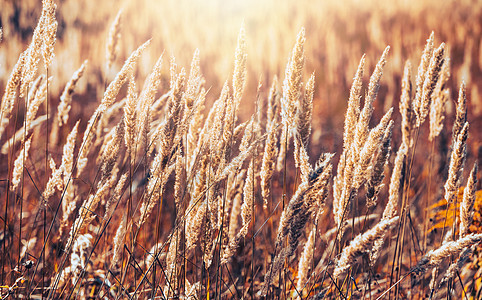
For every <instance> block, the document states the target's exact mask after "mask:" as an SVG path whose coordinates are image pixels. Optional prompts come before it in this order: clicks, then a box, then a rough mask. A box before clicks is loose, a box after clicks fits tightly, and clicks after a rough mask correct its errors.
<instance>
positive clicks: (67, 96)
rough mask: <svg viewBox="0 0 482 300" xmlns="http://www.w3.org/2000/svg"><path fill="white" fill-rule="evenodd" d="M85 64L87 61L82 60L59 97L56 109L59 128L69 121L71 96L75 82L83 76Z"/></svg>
mask: <svg viewBox="0 0 482 300" xmlns="http://www.w3.org/2000/svg"><path fill="white" fill-rule="evenodd" d="M87 62H88V61H87V60H84V62H83V63H82V65H81V66H80V68H79V69H78V70H77V71H75V72H74V74H73V75H72V78H70V80H69V82H67V84H66V85H65V88H64V91H63V92H62V95H61V96H60V103H59V106H58V108H57V110H58V113H57V118H58V124H59V126H62V125H65V124H67V121H68V120H69V112H70V108H71V104H72V95H73V94H74V91H75V86H76V85H77V82H78V81H79V79H80V78H81V77H82V75H84V72H85V68H86V67H87Z"/></svg>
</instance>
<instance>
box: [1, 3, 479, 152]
mask: <svg viewBox="0 0 482 300" xmlns="http://www.w3.org/2000/svg"><path fill="white" fill-rule="evenodd" d="M0 3H1V5H0V6H1V10H0V26H1V27H2V28H3V40H2V42H1V44H0V88H2V89H3V88H4V85H5V82H6V79H7V78H8V75H9V73H10V71H11V69H12V67H13V65H14V64H15V63H16V61H17V58H18V55H19V54H20V53H21V51H23V50H24V49H25V48H26V47H27V45H28V43H29V42H30V40H31V36H32V31H33V28H34V26H35V25H36V23H37V21H38V18H39V16H40V11H41V1H39V0H22V1H18V0H1V1H0ZM57 5H58V7H57V19H58V21H59V28H58V36H57V38H58V39H57V43H56V45H55V55H56V57H55V59H54V62H53V65H52V67H51V70H49V73H50V74H52V75H53V76H54V77H55V78H56V80H54V81H53V83H52V87H50V86H49V89H50V91H51V93H52V94H51V95H52V101H53V104H54V105H55V103H56V101H57V100H56V95H57V96H58V95H59V94H60V93H61V91H62V89H63V88H64V85H65V83H66V82H67V81H68V80H69V79H70V77H71V75H72V73H73V72H74V71H75V70H76V69H77V68H78V67H79V66H80V65H81V64H82V62H83V61H84V60H85V59H88V60H89V65H88V69H87V76H84V77H83V78H82V79H81V81H80V82H79V84H78V88H77V90H76V95H74V106H73V113H74V114H75V113H77V114H80V116H82V115H83V116H84V117H83V118H82V119H84V120H86V119H87V118H88V116H90V114H91V112H92V111H93V110H94V109H95V107H96V106H97V104H98V101H100V98H101V96H102V93H103V91H104V80H108V81H110V80H111V79H112V78H113V77H114V76H115V74H116V72H117V71H118V70H119V69H120V68H121V66H122V64H123V62H124V60H125V59H126V58H127V57H128V55H129V54H130V53H131V52H132V51H133V50H134V49H136V48H137V47H138V46H139V45H140V44H141V43H143V42H144V41H146V40H147V39H150V38H152V43H151V46H150V47H149V49H148V51H147V52H146V53H145V54H143V56H142V58H141V61H140V64H139V65H138V68H137V70H136V72H137V76H140V78H143V77H144V76H146V74H148V73H149V72H150V70H151V68H152V66H153V65H154V63H155V61H156V60H157V59H158V57H159V56H160V55H162V54H163V55H164V61H165V63H164V67H165V72H164V73H165V80H164V81H163V84H164V86H165V88H164V89H161V91H160V93H164V92H165V91H167V85H168V82H169V79H168V76H169V71H168V68H169V60H170V57H171V56H174V57H175V59H176V62H177V63H178V64H179V65H181V66H184V67H187V68H188V67H189V64H190V61H191V58H192V55H193V53H194V51H195V49H196V48H198V49H200V57H201V70H202V72H203V74H204V76H205V79H206V84H205V86H206V88H209V89H210V91H209V94H208V103H209V102H212V101H213V99H216V98H217V97H218V95H219V91H220V90H221V87H222V84H223V83H224V81H225V80H227V79H228V78H229V77H230V76H231V74H232V70H233V66H234V49H235V47H236V39H237V34H238V32H239V28H240V27H241V26H242V24H243V22H244V26H245V28H246V35H247V43H248V86H247V89H246V90H245V94H244V100H243V102H242V110H243V112H245V115H244V119H247V117H248V114H250V113H252V112H253V111H254V105H253V101H252V100H253V99H255V97H256V87H257V82H258V80H261V83H262V84H263V87H262V90H263V91H266V90H267V89H268V88H269V86H270V83H271V80H272V78H273V76H274V75H277V76H278V77H280V78H281V79H282V78H283V77H284V74H283V73H284V69H285V66H286V62H287V58H288V56H289V54H290V51H291V48H292V47H293V44H294V42H295V39H296V35H297V33H298V32H299V30H300V29H301V27H305V29H306V45H305V55H306V67H305V72H306V73H307V74H305V77H304V78H305V80H307V78H308V75H309V73H311V72H315V75H316V92H315V104H314V110H315V114H314V118H313V127H314V129H315V131H314V133H313V141H312V142H314V145H317V144H319V143H317V141H318V140H320V138H323V137H324V138H325V141H324V145H325V146H326V147H327V148H332V149H326V150H333V149H335V148H336V147H335V146H336V145H334V143H336V142H335V141H336V139H337V137H339V136H340V135H341V132H342V123H343V115H344V112H345V109H346V102H347V99H348V92H349V88H350V86H351V82H352V78H353V76H354V73H355V70H356V68H357V66H358V62H359V60H360V58H361V56H362V55H363V54H364V53H366V55H367V65H366V70H365V81H367V80H368V77H369V76H368V74H370V73H371V72H372V70H373V67H374V65H375V64H376V62H377V60H378V58H379V57H380V55H381V53H382V51H383V49H384V48H385V47H386V46H387V45H390V47H391V49H390V54H389V57H388V62H387V66H386V68H385V70H384V75H383V78H382V81H381V90H380V95H379V99H378V100H377V102H376V104H375V105H376V106H377V108H376V110H375V111H376V114H377V116H378V117H379V116H380V115H381V114H382V113H383V111H385V110H386V109H388V107H390V106H392V105H395V109H396V110H395V111H397V108H398V105H397V103H398V102H397V101H398V99H399V97H400V85H401V74H402V72H403V66H404V63H405V61H406V60H410V61H411V63H412V66H413V67H412V72H413V73H414V74H415V73H416V68H417V66H418V63H419V59H420V55H421V52H422V50H423V47H424V44H425V41H426V39H427V38H428V37H429V35H430V33H431V32H432V31H434V33H435V43H436V44H437V45H438V44H439V43H441V42H446V44H447V47H448V56H449V57H450V59H451V73H452V75H451V78H450V81H449V83H448V84H449V86H450V88H451V92H452V101H449V103H448V105H447V114H448V117H447V120H448V122H450V121H451V120H452V118H453V114H452V113H451V112H452V108H453V101H456V98H457V92H458V87H459V85H460V83H461V81H462V80H465V82H466V83H467V87H468V89H467V93H468V99H469V100H468V102H469V111H470V115H469V121H470V122H471V124H472V126H473V128H478V126H480V125H482V123H481V122H478V121H477V120H478V119H479V118H478V116H480V115H481V113H482V99H481V94H482V72H481V68H482V39H481V35H482V1H476V0H475V1H474V0H446V1H440V0H426V1H406V0H396V1H374V0H368V1H357V0H343V1H337V0H328V1H313V0H297V1H275V0H244V1H241V0H162V1H157V0H156V1H154V0H136V1H133V0H125V1H117V0H115V1H114V0H103V1H76V0H63V1H57ZM120 10H122V21H121V22H122V28H121V39H120V44H119V47H118V53H119V55H118V56H117V60H116V62H115V63H114V66H113V67H112V68H110V70H106V67H105V51H106V50H105V44H106V38H107V35H108V31H109V28H110V26H111V24H112V22H113V21H114V19H115V16H116V15H117V14H118V12H119V11H120ZM100 83H101V84H100ZM57 98H58V97H57ZM76 99H77V100H76ZM86 114H87V117H85V115H86ZM80 116H79V117H80ZM394 118H395V121H396V122H395V124H399V122H398V119H397V118H399V114H398V113H396V114H395V116H394ZM242 119H243V118H242ZM376 119H377V118H375V120H376ZM474 122H475V123H474ZM330 145H331V146H330ZM325 146H323V147H325ZM320 151H321V150H320Z"/></svg>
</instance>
